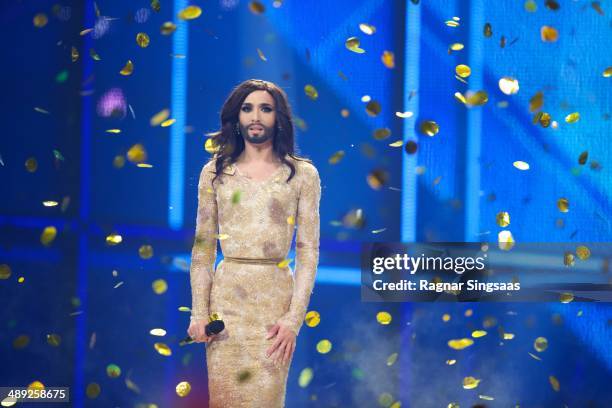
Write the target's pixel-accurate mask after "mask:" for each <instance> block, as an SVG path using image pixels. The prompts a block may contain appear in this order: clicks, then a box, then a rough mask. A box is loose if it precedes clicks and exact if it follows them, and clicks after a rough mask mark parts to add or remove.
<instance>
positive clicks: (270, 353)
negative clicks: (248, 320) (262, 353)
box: [267, 339, 281, 357]
mask: <svg viewBox="0 0 612 408" xmlns="http://www.w3.org/2000/svg"><path fill="white" fill-rule="evenodd" d="M280 344H281V341H280V340H278V339H277V340H276V341H275V342H274V344H272V347H270V348H269V349H268V351H267V357H270V356H271V355H272V353H274V352H275V351H276V349H278V346H280Z"/></svg>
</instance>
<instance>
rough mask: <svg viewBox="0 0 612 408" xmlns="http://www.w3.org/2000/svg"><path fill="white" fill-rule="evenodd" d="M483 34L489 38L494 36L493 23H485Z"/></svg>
mask: <svg viewBox="0 0 612 408" xmlns="http://www.w3.org/2000/svg"><path fill="white" fill-rule="evenodd" d="M482 33H483V35H484V36H485V37H487V38H489V37H491V36H492V35H493V27H491V23H485V25H484V27H483V29H482Z"/></svg>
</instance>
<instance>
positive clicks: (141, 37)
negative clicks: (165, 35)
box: [136, 33, 150, 48]
mask: <svg viewBox="0 0 612 408" xmlns="http://www.w3.org/2000/svg"><path fill="white" fill-rule="evenodd" d="M149 42H150V40H149V36H148V35H147V33H138V34H136V44H138V46H139V47H140V48H147V47H148V46H149Z"/></svg>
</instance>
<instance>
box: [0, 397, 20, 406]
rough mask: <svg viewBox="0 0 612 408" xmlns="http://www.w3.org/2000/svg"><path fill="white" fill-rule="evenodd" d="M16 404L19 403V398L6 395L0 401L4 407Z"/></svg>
mask: <svg viewBox="0 0 612 408" xmlns="http://www.w3.org/2000/svg"><path fill="white" fill-rule="evenodd" d="M15 404H17V398H11V397H6V398H4V399H3V400H2V401H0V406H2V407H12V406H13V405H15Z"/></svg>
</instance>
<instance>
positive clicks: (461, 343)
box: [447, 337, 474, 350]
mask: <svg viewBox="0 0 612 408" xmlns="http://www.w3.org/2000/svg"><path fill="white" fill-rule="evenodd" d="M447 344H448V347H450V348H452V349H453V350H463V349H464V348H466V347H470V346H471V345H472V344H474V340H472V339H470V338H467V337H466V338H463V339H452V340H449V341H448V343H447Z"/></svg>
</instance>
